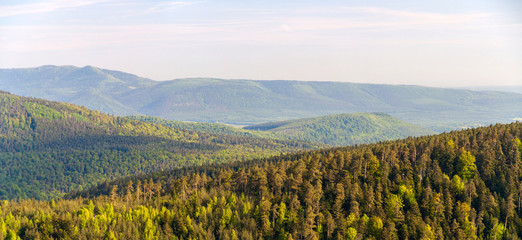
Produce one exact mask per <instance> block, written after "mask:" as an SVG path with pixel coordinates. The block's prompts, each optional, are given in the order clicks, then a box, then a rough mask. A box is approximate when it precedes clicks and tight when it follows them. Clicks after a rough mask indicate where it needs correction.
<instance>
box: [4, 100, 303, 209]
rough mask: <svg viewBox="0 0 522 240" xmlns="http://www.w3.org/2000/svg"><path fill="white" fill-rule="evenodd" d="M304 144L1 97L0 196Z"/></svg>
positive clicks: (42, 192)
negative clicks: (210, 131) (209, 131)
mask: <svg viewBox="0 0 522 240" xmlns="http://www.w3.org/2000/svg"><path fill="white" fill-rule="evenodd" d="M304 147H310V146H309V145H306V146H305V145H303V144H301V143H297V142H290V141H280V140H268V139H261V138H248V137H239V136H230V135H216V134H208V133H199V132H194V131H184V130H179V129H173V128H168V127H163V126H161V125H156V124H150V123H144V122H140V121H134V120H130V119H126V118H119V117H112V116H109V115H105V114H101V113H99V112H98V111H91V110H88V109H86V108H85V107H79V106H76V105H71V104H64V103H59V102H50V101H45V100H41V99H34V98H26V97H19V96H16V95H12V94H7V93H5V92H0V199H6V198H28V197H34V198H43V199H45V198H47V197H56V196H61V195H62V194H63V193H64V192H68V191H72V190H78V189H82V188H84V187H89V186H91V185H93V184H96V183H97V182H100V181H103V180H106V179H112V178H115V177H121V176H125V175H129V174H137V173H146V172H152V171H158V170H162V169H171V168H175V167H180V166H186V165H191V164H203V163H211V162H227V161H234V160H246V159H252V158H256V157H264V156H271V155H277V154H281V153H283V152H288V151H297V150H299V149H303V148H304Z"/></svg>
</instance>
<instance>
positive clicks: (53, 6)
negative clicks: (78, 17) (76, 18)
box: [0, 0, 109, 17]
mask: <svg viewBox="0 0 522 240" xmlns="http://www.w3.org/2000/svg"><path fill="white" fill-rule="evenodd" d="M107 1H109V0H78V1H68V0H54V1H48V2H36V3H30V4H20V5H8V6H0V17H9V16H16V15H23V14H34V13H46V12H53V11H57V10H60V9H71V8H78V7H83V6H88V5H93V4H97V3H101V2H107Z"/></svg>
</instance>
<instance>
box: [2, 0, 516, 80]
mask: <svg viewBox="0 0 522 240" xmlns="http://www.w3.org/2000/svg"><path fill="white" fill-rule="evenodd" d="M41 65H75V66H85V65H92V66H97V67H100V68H106V69H111V70H119V71H124V72H128V73H132V74H136V75H139V76H142V77H147V78H150V79H153V80H172V79H176V78H185V77H215V78H234V79H258V80H276V79H277V80H303V81H342V82H359V83H385V84H414V85H424V86H437V87H462V86H488V85H503V86H509V85H522V1H519V0H488V1H486V0H459V1H454V0H437V1H433V0H410V1H408V0H402V1H396V0H387V1H369V0H365V1H363V0H360V1H355V0H353V1H352V0H349V1H330V0H322V1H308V0H299V1H298V0H287V1H280V0H274V1H272V0H251V1H244V0H243V1H239V0H238V1H227V0H221V1H212V0H209V1H198V0H196V1H183V0H182V1H161V0H155V1H133V0H75V1H72V0H50V1H19V0H2V1H1V2H0V68H26V67H37V66H41Z"/></svg>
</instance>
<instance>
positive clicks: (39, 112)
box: [22, 101, 64, 119]
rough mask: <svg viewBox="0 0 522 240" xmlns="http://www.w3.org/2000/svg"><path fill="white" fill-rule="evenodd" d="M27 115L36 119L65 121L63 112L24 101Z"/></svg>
mask: <svg viewBox="0 0 522 240" xmlns="http://www.w3.org/2000/svg"><path fill="white" fill-rule="evenodd" d="M22 106H24V108H25V110H26V111H27V113H29V114H30V116H31V117H34V118H47V119H63V118H64V116H63V114H62V113H61V112H59V111H56V110H54V109H52V108H50V107H47V106H44V105H42V104H37V103H35V102H30V101H24V103H23V104H22Z"/></svg>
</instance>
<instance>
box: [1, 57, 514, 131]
mask: <svg viewBox="0 0 522 240" xmlns="http://www.w3.org/2000/svg"><path fill="white" fill-rule="evenodd" d="M0 89H2V90H7V91H11V92H13V93H15V94H20V95H24V96H34V97H41V98H46V99H50V100H58V101H64V102H70V103H75V104H79V105H84V106H87V107H89V108H92V109H96V110H100V111H102V112H107V113H111V114H116V115H140V114H141V115H150V116H158V117H162V118H165V119H171V120H183V121H195V122H221V123H231V124H238V125H251V124H259V123H263V122H269V121H282V120H288V119H295V118H306V117H317V116H322V115H331V114H340V113H354V112H384V113H387V114H390V115H391V116H393V117H397V118H399V119H401V120H404V121H407V122H411V123H414V124H418V125H421V126H423V127H428V128H431V129H433V130H437V131H445V130H452V129H457V128H461V127H468V126H477V125H486V124H491V123H497V122H511V121H513V119H515V118H519V117H521V116H522V107H520V106H522V94H517V93H504V92H476V91H470V90H459V89H444V88H431V87H421V86H405V85H383V84H359V83H346V82H300V81H282V80H281V81H259V80H223V79H211V78H194V79H178V80H172V81H163V82H159V81H153V80H150V79H146V78H141V77H138V76H135V75H132V74H127V73H123V72H118V71H112V70H106V69H100V68H96V67H92V66H86V67H82V68H78V67H74V66H43V67H38V68H27V69H0Z"/></svg>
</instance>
